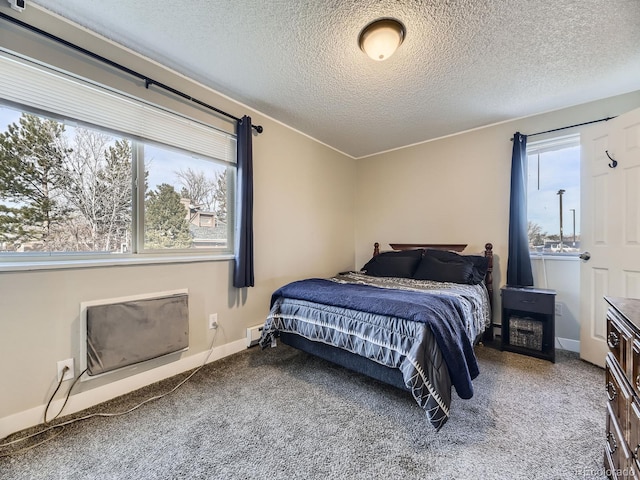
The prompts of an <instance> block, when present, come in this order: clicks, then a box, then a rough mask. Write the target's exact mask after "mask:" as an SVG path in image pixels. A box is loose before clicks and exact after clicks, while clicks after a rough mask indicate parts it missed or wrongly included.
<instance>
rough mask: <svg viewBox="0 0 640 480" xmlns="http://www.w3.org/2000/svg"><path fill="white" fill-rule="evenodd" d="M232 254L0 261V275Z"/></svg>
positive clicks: (191, 260) (219, 258)
mask: <svg viewBox="0 0 640 480" xmlns="http://www.w3.org/2000/svg"><path fill="white" fill-rule="evenodd" d="M233 259H234V256H233V255H232V254H225V255H215V256H213V255H211V254H209V255H136V256H130V257H126V258H122V257H121V258H104V259H101V258H92V259H82V260H80V259H78V260H73V259H69V258H65V259H59V260H22V261H15V262H2V261H0V273H8V272H28V271H34V270H67V269H78V268H96V267H123V266H132V265H158V264H170V263H194V262H217V261H226V260H233Z"/></svg>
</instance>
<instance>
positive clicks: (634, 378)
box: [629, 339, 640, 396]
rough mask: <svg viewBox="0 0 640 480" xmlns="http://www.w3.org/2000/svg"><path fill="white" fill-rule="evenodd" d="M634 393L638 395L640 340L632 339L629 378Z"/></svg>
mask: <svg viewBox="0 0 640 480" xmlns="http://www.w3.org/2000/svg"><path fill="white" fill-rule="evenodd" d="M629 381H630V382H631V385H632V386H633V390H634V391H635V393H636V395H639V396H640V341H638V339H634V340H633V343H632V346H631V378H629Z"/></svg>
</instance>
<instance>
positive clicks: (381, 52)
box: [358, 18, 406, 62]
mask: <svg viewBox="0 0 640 480" xmlns="http://www.w3.org/2000/svg"><path fill="white" fill-rule="evenodd" d="M405 35H406V31H405V28H404V25H403V24H402V23H400V22H399V21H398V20H396V19H394V18H381V19H379V20H375V21H373V22H371V23H370V24H369V25H367V26H366V27H364V28H363V29H362V31H361V32H360V36H359V37H358V44H359V45H360V49H361V50H362V51H363V52H364V53H366V54H367V55H369V57H370V58H372V59H373V60H376V61H378V62H381V61H382V60H386V59H387V58H389V57H390V56H391V55H393V53H394V52H395V51H396V50H397V49H398V47H399V46H400V45H401V44H402V41H403V40H404V37H405Z"/></svg>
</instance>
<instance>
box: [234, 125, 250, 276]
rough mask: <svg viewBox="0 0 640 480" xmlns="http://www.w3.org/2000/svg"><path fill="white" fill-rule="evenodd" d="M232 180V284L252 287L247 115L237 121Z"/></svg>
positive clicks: (248, 130)
mask: <svg viewBox="0 0 640 480" xmlns="http://www.w3.org/2000/svg"><path fill="white" fill-rule="evenodd" d="M236 133H237V141H238V153H237V155H238V157H237V158H238V172H237V182H236V208H237V210H236V228H235V252H236V256H235V268H234V271H233V286H234V287H236V288H244V287H253V285H254V278H253V147H252V143H251V134H252V129H251V117H247V116H246V115H245V116H244V117H242V118H241V119H240V120H238V125H237V131H236Z"/></svg>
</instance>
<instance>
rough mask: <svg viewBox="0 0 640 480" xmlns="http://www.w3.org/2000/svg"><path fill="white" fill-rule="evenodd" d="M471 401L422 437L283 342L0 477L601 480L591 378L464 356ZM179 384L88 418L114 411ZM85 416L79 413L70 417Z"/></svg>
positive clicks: (17, 463)
mask: <svg viewBox="0 0 640 480" xmlns="http://www.w3.org/2000/svg"><path fill="white" fill-rule="evenodd" d="M476 351H477V354H478V358H479V362H480V376H479V377H478V378H477V379H476V380H475V381H474V386H475V395H474V397H473V398H472V399H470V400H460V399H459V398H458V397H457V396H456V395H455V394H454V395H453V396H454V400H453V405H452V415H451V418H450V420H449V422H448V423H447V424H446V425H445V426H444V427H443V428H442V430H441V431H440V432H438V433H436V432H435V431H434V430H433V428H432V427H431V426H430V425H429V423H428V422H427V420H426V418H425V416H424V412H423V411H422V410H421V409H420V408H419V407H418V406H417V404H416V403H415V402H414V401H413V399H412V398H411V396H410V394H408V393H406V392H403V391H400V390H397V389H394V388H392V387H387V386H385V385H382V384H380V383H377V382H376V381H373V380H370V379H368V378H366V377H363V376H359V375H356V374H352V373H350V372H348V371H347V370H344V369H342V368H340V367H337V366H333V365H331V364H329V363H327V362H325V361H323V360H320V359H316V358H313V357H310V356H308V355H306V354H304V353H302V352H298V351H296V350H294V349H292V348H289V347H287V346H285V345H279V346H278V347H277V348H272V349H267V350H264V351H262V350H259V349H258V348H252V349H249V350H247V351H245V352H241V353H239V354H236V355H233V356H231V357H228V358H226V359H223V360H220V361H217V362H214V363H212V364H209V365H207V366H206V367H205V368H204V369H203V370H202V371H200V372H198V373H197V374H196V375H195V376H194V377H193V378H192V379H191V380H189V381H188V382H187V383H186V384H184V385H183V386H182V387H181V388H180V389H179V390H177V391H176V392H174V393H173V394H171V395H170V396H167V397H165V398H163V399H161V400H158V401H155V402H153V403H151V404H148V405H146V406H144V407H142V408H140V409H138V410H136V411H134V412H133V413H131V414H128V415H125V416H121V417H111V418H94V419H90V420H87V421H83V422H80V423H75V424H73V425H70V426H67V427H66V428H65V430H64V432H63V433H62V434H61V435H59V436H58V437H56V438H55V439H53V440H51V441H50V442H48V443H46V444H44V445H41V446H39V447H36V448H34V449H32V450H29V451H27V452H26V453H22V454H19V455H15V456H12V457H8V458H0V478H1V479H12V480H16V479H27V478H29V479H48V480H49V479H100V480H106V479H182V478H184V479H201V478H202V479H204V478H207V479H252V478H265V479H285V478H286V479H293V478H296V479H316V478H318V479H324V480H327V479H373V478H398V479H418V478H420V479H451V478H456V479H481V478H486V479H494V478H495V479H520V478H522V479H544V480H548V479H604V478H605V476H604V469H603V466H602V459H603V448H604V444H605V442H604V420H605V419H604V416H605V414H604V412H605V410H604V408H605V402H606V397H605V394H604V372H603V370H601V369H599V368H597V367H594V366H592V365H590V364H587V363H584V362H582V361H580V360H579V359H578V358H577V356H576V355H575V354H572V353H568V352H559V353H558V355H557V356H558V360H557V363H556V364H552V363H550V362H546V361H543V360H538V359H534V358H530V357H526V356H521V355H517V354H513V353H507V352H500V351H497V350H495V349H493V348H491V347H485V346H479V347H477V349H476ZM184 376H185V375H180V376H178V377H174V378H172V379H169V380H165V381H163V382H160V383H158V384H155V385H152V386H150V387H147V388H144V389H141V390H139V391H136V392H134V393H132V394H129V395H126V396H123V397H120V398H118V399H115V400H113V401H110V402H107V403H105V404H103V405H100V406H98V407H95V408H94V409H92V410H90V411H106V410H109V411H121V410H125V409H127V408H129V407H131V406H133V405H135V404H136V403H137V402H140V401H141V400H144V399H146V398H148V397H150V396H153V395H156V394H158V393H161V392H163V391H168V390H170V389H171V388H172V387H173V385H175V384H176V383H177V382H178V381H179V380H180V379H181V378H184ZM84 413H87V412H83V414H84Z"/></svg>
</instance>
